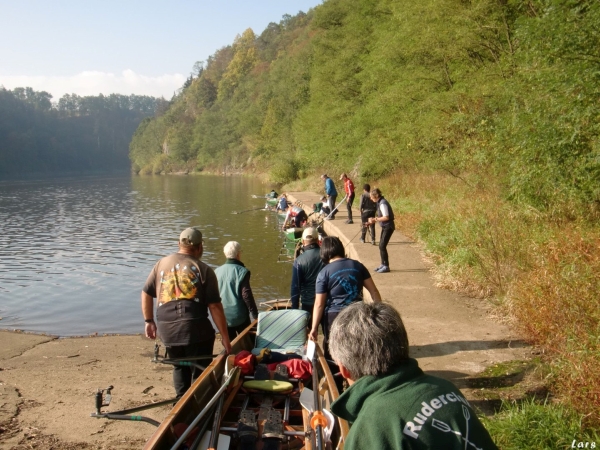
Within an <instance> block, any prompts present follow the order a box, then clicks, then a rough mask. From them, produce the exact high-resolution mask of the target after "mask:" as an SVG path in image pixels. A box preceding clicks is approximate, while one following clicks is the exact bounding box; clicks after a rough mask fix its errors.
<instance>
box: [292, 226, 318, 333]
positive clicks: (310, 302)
mask: <svg viewBox="0 0 600 450" xmlns="http://www.w3.org/2000/svg"><path fill="white" fill-rule="evenodd" d="M302 250H303V252H302V254H301V255H300V256H298V257H297V258H296V259H295V260H294V265H293V266H292V287H291V297H290V300H291V302H292V309H299V308H301V309H303V310H304V311H306V312H308V314H309V318H308V322H309V323H310V320H311V318H312V313H313V308H314V306H315V282H316V281H317V276H318V275H319V273H320V272H321V269H322V268H323V267H325V264H323V261H322V260H321V257H320V247H319V233H318V232H317V229H316V228H313V227H309V228H307V229H305V230H304V232H303V233H302ZM300 301H302V305H300Z"/></svg>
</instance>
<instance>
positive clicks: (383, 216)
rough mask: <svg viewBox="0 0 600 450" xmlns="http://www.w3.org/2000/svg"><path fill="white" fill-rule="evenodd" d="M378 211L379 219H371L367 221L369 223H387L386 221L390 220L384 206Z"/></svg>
mask: <svg viewBox="0 0 600 450" xmlns="http://www.w3.org/2000/svg"><path fill="white" fill-rule="evenodd" d="M379 210H380V211H381V217H371V218H370V219H369V223H375V222H387V221H388V220H390V216H389V214H390V213H389V212H388V210H387V208H385V205H381V207H380V208H379Z"/></svg>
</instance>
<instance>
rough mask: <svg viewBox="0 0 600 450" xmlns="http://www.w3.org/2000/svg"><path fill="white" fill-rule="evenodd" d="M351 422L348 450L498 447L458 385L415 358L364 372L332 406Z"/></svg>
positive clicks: (336, 413) (488, 448) (336, 412)
mask: <svg viewBox="0 0 600 450" xmlns="http://www.w3.org/2000/svg"><path fill="white" fill-rule="evenodd" d="M331 410H332V412H333V413H334V414H335V415H337V416H339V417H341V418H342V419H346V420H347V421H349V422H353V423H352V427H351V428H350V432H349V433H348V437H347V440H346V443H345V446H344V450H358V449H361V450H362V449H378V450H409V449H410V450H425V449H436V450H438V449H439V450H464V449H470V450H476V449H481V450H497V448H498V447H496V445H495V444H494V442H493V441H492V438H491V437H490V435H489V433H488V432H487V430H486V429H485V428H484V426H483V424H482V423H481V422H480V421H479V419H478V418H477V415H476V414H475V413H474V412H473V410H472V409H471V406H470V405H469V403H468V402H467V400H465V398H464V397H463V395H462V394H461V393H460V391H459V390H458V388H457V387H456V386H454V385H453V384H452V383H451V382H449V381H447V380H444V379H442V378H438V377H434V376H431V375H426V374H424V373H423V371H422V370H421V369H420V368H419V365H418V363H417V361H416V360H415V359H412V358H411V359H408V360H407V361H406V362H405V363H403V364H401V365H400V366H398V367H397V368H396V369H393V370H392V371H391V372H390V373H389V374H387V375H383V376H377V377H375V376H365V377H362V378H360V379H359V380H358V381H356V382H355V383H354V384H353V385H351V386H350V387H349V388H348V389H347V390H346V391H345V392H344V393H342V395H340V397H339V398H338V399H337V400H336V401H335V402H333V404H332V405H331Z"/></svg>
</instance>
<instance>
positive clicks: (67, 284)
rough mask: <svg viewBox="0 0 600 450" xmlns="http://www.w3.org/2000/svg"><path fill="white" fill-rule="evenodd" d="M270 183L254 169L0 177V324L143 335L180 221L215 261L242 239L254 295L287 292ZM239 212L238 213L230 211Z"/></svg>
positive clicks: (287, 279)
mask: <svg viewBox="0 0 600 450" xmlns="http://www.w3.org/2000/svg"><path fill="white" fill-rule="evenodd" d="M269 190H270V189H269V188H267V187H266V186H264V185H263V184H261V183H260V181H259V180H257V179H254V178H247V177H235V176H233V177H231V176H230V177H217V176H156V177H136V176H133V177H131V176H121V177H107V178H76V179H58V180H52V181H40V182H20V183H19V182H12V183H3V184H0V317H2V319H1V320H0V328H4V329H11V330H12V329H20V330H24V331H32V332H37V333H48V334H52V335H58V336H78V335H89V334H93V333H98V334H104V333H123V334H131V333H141V332H142V331H143V325H144V323H143V320H142V315H141V311H140V291H141V288H142V286H143V285H144V282H145V280H146V277H147V276H148V273H149V272H150V270H151V269H152V267H153V265H154V263H155V262H156V261H157V260H158V259H159V258H161V257H162V256H165V255H167V254H169V253H173V252H176V251H177V241H178V238H179V233H180V232H181V230H182V229H184V228H186V227H189V226H197V227H198V228H199V229H200V230H202V232H203V235H204V241H205V245H204V255H203V257H202V260H203V261H204V262H206V263H207V264H209V265H210V266H212V267H213V268H214V267H217V266H219V265H220V264H222V263H223V262H224V261H225V257H224V255H223V252H222V249H223V246H224V245H225V244H226V243H227V242H228V241H230V240H236V241H238V242H240V244H241V245H242V261H243V262H244V264H246V267H248V268H249V269H250V270H251V272H252V277H251V286H252V290H253V292H254V296H255V298H256V300H257V303H259V302H260V301H264V300H269V299H273V298H284V297H285V298H287V297H289V286H290V280H291V264H289V262H288V263H286V262H278V261H285V260H286V258H284V257H283V258H282V257H280V256H279V255H280V253H281V249H282V243H283V241H282V235H281V234H280V233H279V232H278V231H277V217H276V215H275V214H274V213H271V212H266V211H262V210H254V211H247V212H242V211H246V210H249V209H254V208H260V207H261V206H263V205H264V200H261V199H253V198H252V197H251V196H252V194H255V195H263V194H264V193H265V192H268V191H269ZM233 212H238V214H233Z"/></svg>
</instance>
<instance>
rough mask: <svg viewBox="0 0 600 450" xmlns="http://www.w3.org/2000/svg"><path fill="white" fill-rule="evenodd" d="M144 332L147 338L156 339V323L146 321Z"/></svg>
mask: <svg viewBox="0 0 600 450" xmlns="http://www.w3.org/2000/svg"><path fill="white" fill-rule="evenodd" d="M144 333H145V334H146V337H147V338H149V339H156V324H155V323H154V322H146V327H145V329H144Z"/></svg>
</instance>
